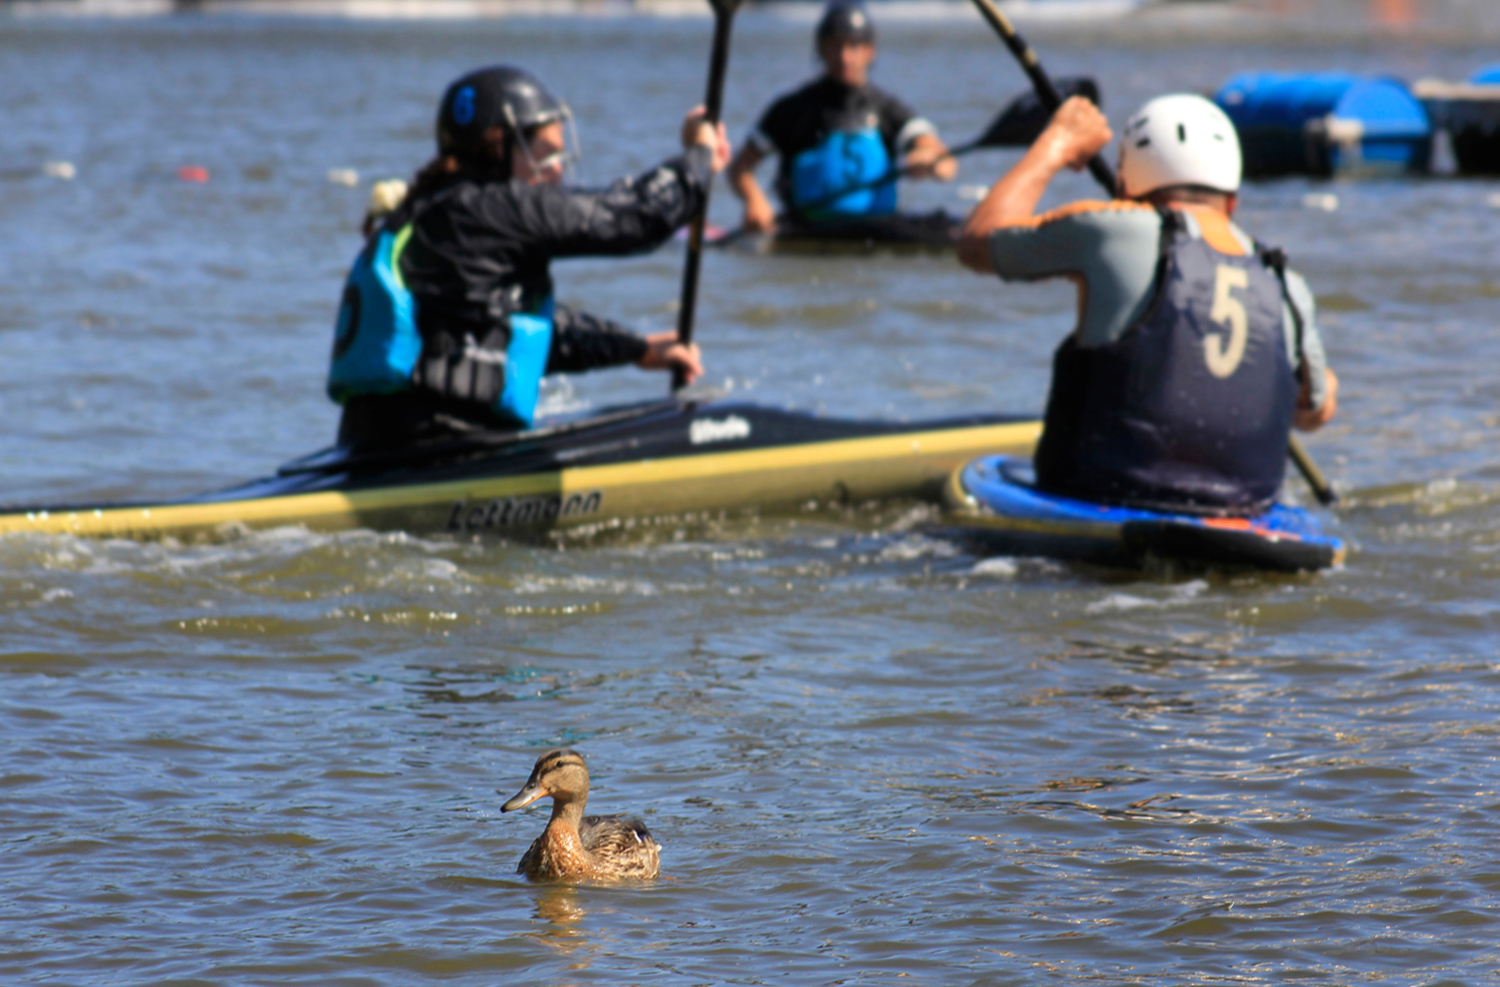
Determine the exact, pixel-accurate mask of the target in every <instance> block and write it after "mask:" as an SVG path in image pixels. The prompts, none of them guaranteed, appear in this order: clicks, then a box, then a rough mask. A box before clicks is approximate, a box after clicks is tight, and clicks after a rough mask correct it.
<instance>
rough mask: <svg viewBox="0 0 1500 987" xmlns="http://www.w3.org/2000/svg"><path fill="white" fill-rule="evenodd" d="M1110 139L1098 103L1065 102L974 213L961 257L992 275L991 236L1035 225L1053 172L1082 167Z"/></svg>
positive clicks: (960, 249) (962, 239) (960, 245)
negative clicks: (1000, 230) (1034, 220)
mask: <svg viewBox="0 0 1500 987" xmlns="http://www.w3.org/2000/svg"><path fill="white" fill-rule="evenodd" d="M1110 137H1111V134H1110V130H1109V123H1108V122H1107V121H1106V120H1105V119H1104V116H1103V115H1102V114H1100V112H1099V110H1098V108H1097V107H1095V106H1094V104H1092V103H1090V102H1089V101H1088V100H1086V99H1082V98H1080V97H1077V96H1074V97H1072V98H1071V99H1069V100H1068V101H1067V102H1066V103H1064V104H1063V105H1062V106H1061V107H1060V108H1059V109H1058V111H1057V113H1055V114H1054V115H1053V117H1052V122H1051V123H1050V124H1048V125H1047V129H1046V130H1044V131H1042V134H1041V136H1040V137H1038V138H1037V139H1036V142H1035V143H1034V144H1032V145H1031V148H1030V149H1029V150H1028V151H1027V152H1026V154H1025V156H1024V157H1022V158H1021V160H1020V161H1019V162H1017V163H1016V166H1015V167H1014V168H1012V169H1011V170H1010V171H1008V172H1006V174H1005V177H1004V178H1001V179H1000V180H999V181H998V182H996V183H995V185H994V187H993V188H991V189H990V192H989V195H987V196H985V197H984V201H983V202H981V203H980V204H979V207H978V208H977V209H975V210H974V211H973V212H972V213H971V214H970V215H969V220H968V222H967V223H965V224H964V231H963V234H962V236H960V237H959V241H958V259H959V260H960V261H962V262H963V264H964V265H965V266H966V267H970V268H973V269H974V270H976V271H978V272H980V273H981V274H991V273H993V272H994V268H993V266H992V265H991V263H990V252H989V239H990V234H992V233H994V232H995V231H996V230H999V229H1004V228H1005V227H1007V226H1022V225H1025V224H1027V223H1030V222H1031V221H1032V219H1033V218H1035V215H1036V206H1037V203H1038V202H1041V201H1042V195H1043V193H1045V192H1046V191H1047V184H1048V183H1049V182H1051V181H1052V176H1054V175H1056V174H1057V173H1058V172H1059V171H1061V170H1062V169H1064V168H1072V169H1074V170H1075V171H1077V170H1079V169H1082V168H1083V167H1084V166H1085V165H1086V164H1088V161H1089V159H1090V158H1092V157H1093V156H1094V155H1095V154H1098V153H1099V149H1100V148H1102V147H1103V146H1104V145H1105V144H1108V143H1109V140H1110Z"/></svg>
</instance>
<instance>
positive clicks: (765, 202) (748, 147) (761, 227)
mask: <svg viewBox="0 0 1500 987" xmlns="http://www.w3.org/2000/svg"><path fill="white" fill-rule="evenodd" d="M768 157H770V152H769V151H766V150H765V149H764V148H762V147H761V146H760V144H759V143H758V142H756V141H755V140H753V139H752V140H749V141H746V142H745V143H744V145H742V146H741V147H740V152H739V153H738V154H736V155H735V156H734V160H733V161H731V162H729V171H728V177H729V188H730V190H731V191H733V192H734V194H735V195H736V196H738V197H739V199H740V201H742V202H743V203H745V214H744V217H743V218H742V219H741V220H740V225H741V226H743V227H744V228H745V229H746V230H749V231H750V232H751V233H769V232H771V231H772V230H774V229H775V228H776V207H775V206H773V205H772V204H771V199H770V197H769V196H767V195H766V191H765V189H763V188H761V187H760V182H759V181H757V180H756V178H755V169H756V168H758V167H760V163H761V162H762V161H764V160H766V158H768Z"/></svg>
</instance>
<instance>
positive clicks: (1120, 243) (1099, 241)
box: [990, 204, 1161, 347]
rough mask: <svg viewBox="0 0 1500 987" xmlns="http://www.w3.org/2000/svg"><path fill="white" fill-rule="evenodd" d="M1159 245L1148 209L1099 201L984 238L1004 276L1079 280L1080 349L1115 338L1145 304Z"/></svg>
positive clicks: (1157, 227)
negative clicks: (1106, 203) (1088, 208)
mask: <svg viewBox="0 0 1500 987" xmlns="http://www.w3.org/2000/svg"><path fill="white" fill-rule="evenodd" d="M1160 248H1161V217H1160V216H1158V215H1157V214H1156V212H1155V211H1154V210H1150V209H1134V208H1118V207H1113V206H1104V205H1102V204H1101V206H1100V207H1099V208H1097V209H1092V210H1086V211H1078V212H1071V213H1065V214H1062V215H1059V216H1057V217H1055V218H1051V219H1046V220H1044V221H1043V222H1042V223H1041V224H1040V225H1039V226H1012V227H1007V228H1005V229H1001V230H996V231H995V232H994V233H993V234H992V235H991V236H990V263H991V264H992V265H993V267H994V269H995V273H997V274H999V275H1000V277H1002V278H1004V279H1005V280H1006V281H1036V280H1039V279H1042V278H1055V277H1074V278H1078V279H1080V280H1081V282H1082V284H1081V292H1082V293H1081V296H1080V298H1081V303H1082V307H1081V311H1080V312H1079V319H1078V328H1077V339H1078V345H1079V346H1083V347H1090V346H1107V345H1109V344H1110V343H1112V342H1114V341H1115V340H1116V339H1119V338H1120V336H1121V335H1123V334H1124V332H1125V330H1126V329H1128V328H1130V326H1131V325H1132V324H1134V323H1135V322H1136V321H1137V320H1138V319H1139V318H1140V317H1141V315H1142V314H1144V312H1145V309H1146V306H1147V305H1149V304H1150V303H1151V289H1152V286H1153V285H1154V284H1155V282H1156V265H1157V259H1158V256H1159V254H1160Z"/></svg>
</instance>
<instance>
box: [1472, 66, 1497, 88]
mask: <svg viewBox="0 0 1500 987" xmlns="http://www.w3.org/2000/svg"><path fill="white" fill-rule="evenodd" d="M1469 81H1470V82H1472V83H1473V84H1474V85H1476V86H1500V65H1491V66H1489V67H1488V68H1483V69H1480V70H1479V71H1478V72H1475V73H1474V77H1473V78H1472V79H1470V80H1469Z"/></svg>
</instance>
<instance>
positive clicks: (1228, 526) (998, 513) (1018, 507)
mask: <svg viewBox="0 0 1500 987" xmlns="http://www.w3.org/2000/svg"><path fill="white" fill-rule="evenodd" d="M943 500H944V504H945V506H947V507H948V509H949V512H950V515H949V517H950V522H949V523H950V525H951V526H953V527H954V528H956V529H957V530H958V531H959V532H960V533H961V534H963V535H964V536H966V537H968V538H970V539H972V540H975V541H977V542H979V543H981V544H982V545H983V546H984V547H986V548H987V549H989V550H992V551H999V552H1004V553H1006V554H1013V555H1043V556H1049V557H1053V558H1063V559H1075V560H1079V561H1088V562H1098V563H1101V564H1105V565H1127V566H1135V565H1140V564H1141V563H1142V562H1143V561H1144V560H1145V559H1146V558H1148V557H1157V558H1166V559H1174V560H1178V561H1185V562H1195V563H1200V564H1205V565H1223V566H1247V567H1253V568H1258V569H1274V570H1278V571H1284V572H1300V571H1306V570H1315V569H1325V568H1327V567H1329V566H1332V565H1338V564H1341V563H1342V562H1343V560H1344V556H1345V548H1344V544H1343V542H1341V541H1340V540H1339V539H1337V538H1333V537H1331V536H1329V535H1326V534H1324V533H1323V531H1322V528H1321V527H1320V526H1319V525H1318V522H1317V520H1316V519H1315V518H1314V517H1313V516H1312V515H1311V514H1309V513H1308V512H1307V511H1304V510H1302V509H1301V508H1297V507H1288V506H1286V505H1284V504H1275V505H1273V506H1272V507H1271V508H1270V510H1268V511H1266V512H1265V513H1263V514H1260V515H1258V516H1256V517H1252V518H1240V517H1204V516H1200V515H1192V514H1174V513H1168V512H1163V511H1153V510H1144V509H1140V508H1132V507H1115V506H1110V505H1107V504H1096V503H1091V502H1088V501H1082V500H1074V499H1072V498H1069V497H1062V496H1056V495H1053V494H1048V493H1045V492H1042V491H1040V490H1038V489H1036V487H1035V486H1034V479H1033V478H1032V476H1031V475H1030V467H1029V462H1026V461H1024V460H1018V459H1017V458H1015V457H1014V456H1010V455H989V456H984V457H982V458H980V459H976V460H974V461H973V462H970V463H968V464H966V465H965V466H963V467H961V468H960V469H957V470H955V471H954V472H953V474H952V475H951V476H950V477H949V480H948V483H947V485H946V487H945V488H944V493H943Z"/></svg>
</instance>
